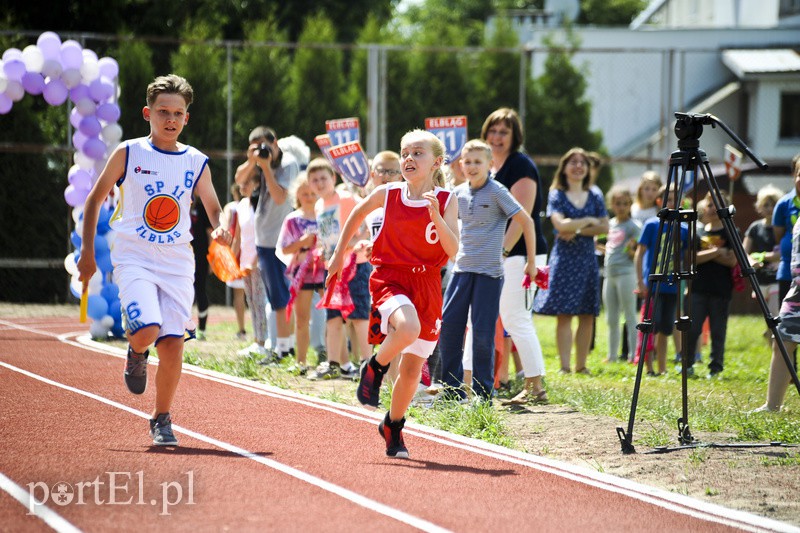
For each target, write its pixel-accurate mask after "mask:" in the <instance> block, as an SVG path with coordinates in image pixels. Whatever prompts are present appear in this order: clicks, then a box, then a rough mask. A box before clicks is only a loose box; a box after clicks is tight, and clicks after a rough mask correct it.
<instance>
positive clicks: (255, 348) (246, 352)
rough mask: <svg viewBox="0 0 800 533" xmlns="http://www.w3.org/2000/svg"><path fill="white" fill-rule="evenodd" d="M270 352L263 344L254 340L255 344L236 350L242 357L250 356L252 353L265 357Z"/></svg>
mask: <svg viewBox="0 0 800 533" xmlns="http://www.w3.org/2000/svg"><path fill="white" fill-rule="evenodd" d="M268 353H269V351H268V350H267V349H266V348H264V346H263V345H261V344H259V343H257V342H254V343H253V344H251V345H250V346H248V347H247V348H242V349H241V350H239V351H238V352H236V355H240V356H242V357H249V356H251V355H254V356H259V355H260V356H261V357H264V356H265V355H267V354H268Z"/></svg>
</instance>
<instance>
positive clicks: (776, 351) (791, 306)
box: [754, 161, 800, 412]
mask: <svg viewBox="0 0 800 533" xmlns="http://www.w3.org/2000/svg"><path fill="white" fill-rule="evenodd" d="M794 171H795V180H798V179H800V161H797V162H796V163H795V167H794ZM791 273H792V285H791V287H790V288H789V292H788V293H787V294H786V298H784V299H783V302H782V303H781V311H780V319H781V320H780V322H779V323H778V334H779V335H780V336H781V339H782V340H783V344H784V347H785V348H786V353H787V354H789V359H792V354H793V353H794V352H795V350H796V349H797V345H798V344H800V334H799V333H798V332H800V219H799V220H798V221H797V222H795V225H794V228H793V229H792V270H791ZM794 368H795V370H796V369H797V363H796V362H795V365H794ZM795 373H796V372H795ZM791 381H792V376H791V373H790V372H789V368H788V367H787V366H786V361H784V359H783V354H781V351H780V347H779V346H778V343H777V342H773V343H772V360H771V362H770V365H769V382H768V384H767V401H766V403H765V404H764V405H762V406H761V407H759V408H757V409H755V411H754V412H764V411H780V410H781V407H782V406H783V399H784V397H785V396H786V389H788V388H789V383H790V382H791Z"/></svg>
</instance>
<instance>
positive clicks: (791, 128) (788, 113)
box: [780, 93, 800, 140]
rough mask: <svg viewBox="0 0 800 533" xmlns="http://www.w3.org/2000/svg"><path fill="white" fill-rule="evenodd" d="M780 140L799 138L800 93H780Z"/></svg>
mask: <svg viewBox="0 0 800 533" xmlns="http://www.w3.org/2000/svg"><path fill="white" fill-rule="evenodd" d="M780 138H781V140H790V139H791V140H797V139H800V93H783V94H782V95H781V130H780Z"/></svg>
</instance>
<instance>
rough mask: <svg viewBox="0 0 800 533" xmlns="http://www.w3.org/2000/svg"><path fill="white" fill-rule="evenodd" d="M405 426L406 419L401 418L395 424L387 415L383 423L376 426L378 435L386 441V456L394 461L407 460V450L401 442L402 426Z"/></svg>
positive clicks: (387, 414)
mask: <svg viewBox="0 0 800 533" xmlns="http://www.w3.org/2000/svg"><path fill="white" fill-rule="evenodd" d="M405 424H406V419H405V418H401V419H400V420H398V421H397V422H392V421H391V419H389V413H388V412H387V413H386V417H384V419H383V422H381V423H380V424H378V433H380V434H381V436H382V437H383V438H384V440H385V441H386V456H387V457H394V458H396V459H408V448H406V445H405V443H404V442H403V426H405Z"/></svg>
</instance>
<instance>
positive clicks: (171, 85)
mask: <svg viewBox="0 0 800 533" xmlns="http://www.w3.org/2000/svg"><path fill="white" fill-rule="evenodd" d="M160 94H178V95H180V96H182V97H183V100H184V101H185V102H186V107H187V108H188V107H189V105H190V104H191V103H192V101H193V100H194V90H193V89H192V86H191V85H189V82H188V81H186V78H182V77H181V76H178V75H177V74H168V75H167V76H159V77H157V78H156V79H154V80H153V81H152V82H151V83H150V85H148V86H147V105H148V106H152V105H153V104H155V103H156V98H158V95H160Z"/></svg>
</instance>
